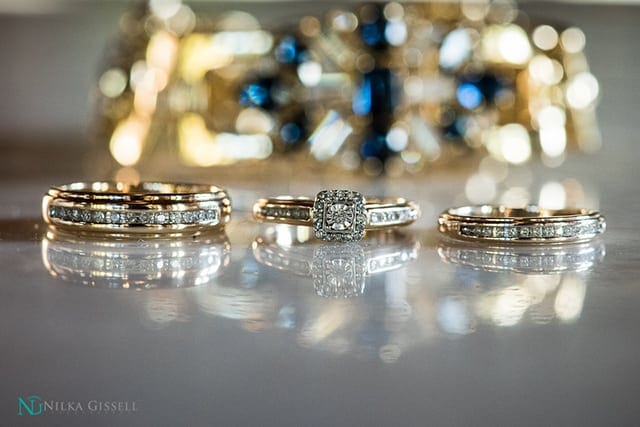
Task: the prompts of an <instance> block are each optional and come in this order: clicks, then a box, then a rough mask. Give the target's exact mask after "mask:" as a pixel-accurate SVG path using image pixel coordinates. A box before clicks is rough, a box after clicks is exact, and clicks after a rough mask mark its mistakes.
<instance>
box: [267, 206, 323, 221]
mask: <svg viewBox="0 0 640 427" xmlns="http://www.w3.org/2000/svg"><path fill="white" fill-rule="evenodd" d="M260 213H261V214H262V215H264V216H265V217H273V218H290V219H300V220H309V219H311V208H308V207H300V206H265V207H264V208H262V209H261V211H260Z"/></svg>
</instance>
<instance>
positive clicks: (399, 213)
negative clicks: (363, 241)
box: [369, 207, 418, 226]
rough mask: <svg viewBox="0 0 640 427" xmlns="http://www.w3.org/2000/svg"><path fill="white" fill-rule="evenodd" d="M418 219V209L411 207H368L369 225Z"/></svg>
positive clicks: (382, 224) (383, 224) (399, 222)
mask: <svg viewBox="0 0 640 427" xmlns="http://www.w3.org/2000/svg"><path fill="white" fill-rule="evenodd" d="M416 219H418V211H417V210H415V209H413V208H411V207H402V208H378V209H369V225H372V226H385V225H394V224H401V223H405V222H407V221H415V220H416Z"/></svg>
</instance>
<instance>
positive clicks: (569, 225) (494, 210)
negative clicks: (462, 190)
mask: <svg viewBox="0 0 640 427" xmlns="http://www.w3.org/2000/svg"><path fill="white" fill-rule="evenodd" d="M438 224H439V226H440V231H441V232H442V233H445V234H447V235H449V236H451V237H456V238H462V239H469V240H476V241H502V242H517V243H521V242H525V243H564V242H578V241H585V240H590V239H593V238H594V237H596V236H597V235H599V234H601V233H603V232H604V230H605V228H606V223H605V219H604V217H603V216H602V215H601V214H600V212H598V211H595V210H588V209H544V208H540V207H538V206H534V205H531V206H527V207H525V208H507V207H504V206H493V205H482V206H463V207H459V208H451V209H448V210H446V211H444V212H443V213H442V214H440V217H439V218H438Z"/></svg>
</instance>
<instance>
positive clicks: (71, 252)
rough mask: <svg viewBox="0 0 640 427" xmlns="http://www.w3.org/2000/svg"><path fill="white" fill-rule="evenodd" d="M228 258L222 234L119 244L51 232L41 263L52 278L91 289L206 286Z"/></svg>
mask: <svg viewBox="0 0 640 427" xmlns="http://www.w3.org/2000/svg"><path fill="white" fill-rule="evenodd" d="M229 259H230V244H229V240H228V239H227V236H226V235H225V234H224V233H223V232H216V233H215V234H205V235H200V236H196V237H193V238H184V239H171V240H160V239H152V240H142V239H140V240H131V239H126V240H117V239H112V238H100V237H98V236H93V237H86V236H77V235H75V234H70V233H64V232H61V231H59V230H56V229H54V228H49V229H48V230H47V232H46V234H45V237H44V239H43V240H42V262H43V264H44V266H45V267H46V269H47V270H48V271H49V273H50V274H51V275H52V276H56V277H58V278H60V279H61V280H63V281H65V282H67V283H71V284H75V285H83V286H89V287H94V288H109V289H136V290H145V289H157V288H184V287H191V286H199V285H204V284H206V283H208V282H209V281H211V279H212V278H213V277H215V276H217V275H218V274H219V273H220V272H221V271H222V270H223V269H224V268H225V267H226V266H227V265H228V264H229Z"/></svg>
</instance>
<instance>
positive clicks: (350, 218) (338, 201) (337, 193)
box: [313, 190, 367, 241]
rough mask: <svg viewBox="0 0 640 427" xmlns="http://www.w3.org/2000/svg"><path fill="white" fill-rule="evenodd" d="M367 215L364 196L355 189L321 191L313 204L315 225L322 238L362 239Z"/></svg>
mask: <svg viewBox="0 0 640 427" xmlns="http://www.w3.org/2000/svg"><path fill="white" fill-rule="evenodd" d="M366 217H367V216H366V211H365V206H364V196H363V195H362V194H360V193H357V192H355V191H348V190H329V191H326V190H325V191H321V192H320V193H318V195H317V196H316V201H315V203H314V205H313V218H314V221H313V227H314V230H315V234H316V237H317V238H319V239H322V240H337V241H354V240H361V239H362V237H363V236H364V228H365V222H366Z"/></svg>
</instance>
